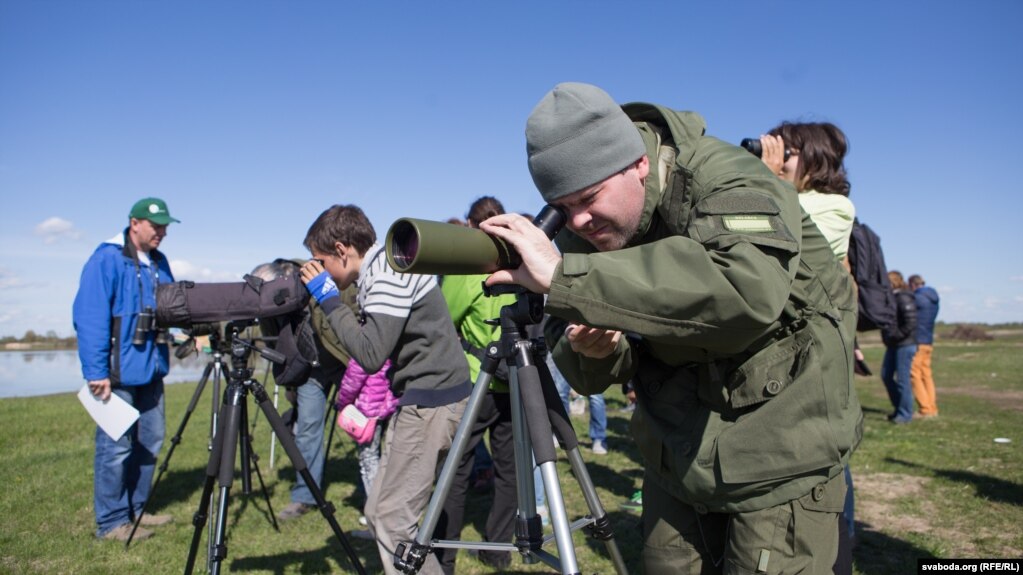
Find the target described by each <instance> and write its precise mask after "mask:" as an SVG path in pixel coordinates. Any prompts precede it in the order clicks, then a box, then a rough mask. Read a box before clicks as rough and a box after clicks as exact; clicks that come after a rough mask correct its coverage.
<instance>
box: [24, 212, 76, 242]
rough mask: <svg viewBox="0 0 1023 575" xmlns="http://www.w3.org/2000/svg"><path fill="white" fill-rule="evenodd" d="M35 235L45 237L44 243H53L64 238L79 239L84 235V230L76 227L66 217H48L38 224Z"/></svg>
mask: <svg viewBox="0 0 1023 575" xmlns="http://www.w3.org/2000/svg"><path fill="white" fill-rule="evenodd" d="M35 235H37V236H40V237H42V238H43V243H45V244H53V243H56V242H57V241H59V240H62V239H68V240H77V239H79V238H81V237H82V232H81V231H79V230H77V229H75V225H74V224H73V223H71V222H69V221H67V220H65V219H64V218H59V217H56V216H54V217H52V218H47V219H46V220H45V221H43V222H42V223H41V224H39V225H37V226H36V229H35Z"/></svg>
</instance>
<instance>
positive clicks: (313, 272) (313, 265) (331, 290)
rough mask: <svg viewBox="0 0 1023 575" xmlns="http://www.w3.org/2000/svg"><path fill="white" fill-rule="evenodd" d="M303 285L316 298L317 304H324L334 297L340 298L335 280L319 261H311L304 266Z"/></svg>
mask: <svg viewBox="0 0 1023 575" xmlns="http://www.w3.org/2000/svg"><path fill="white" fill-rule="evenodd" d="M301 273H302V283H304V284H305V289H307V290H309V293H310V294H312V296H313V297H314V298H316V303H323V301H324V300H326V299H328V298H332V297H340V293H338V291H337V285H336V284H335V283H334V278H332V277H330V274H329V273H327V270H325V269H323V264H322V263H320V261H319V260H315V259H314V260H309V261H308V262H306V263H305V265H303V266H302V272H301Z"/></svg>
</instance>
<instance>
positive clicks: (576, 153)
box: [526, 82, 646, 202]
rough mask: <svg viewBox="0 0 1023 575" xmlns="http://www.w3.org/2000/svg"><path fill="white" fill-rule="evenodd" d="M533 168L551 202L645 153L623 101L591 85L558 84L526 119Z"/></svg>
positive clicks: (543, 191)
mask: <svg viewBox="0 0 1023 575" xmlns="http://www.w3.org/2000/svg"><path fill="white" fill-rule="evenodd" d="M526 153H527V154H528V155H529V173H530V174H531V175H532V176H533V183H535V184H536V188H537V189H538V190H540V195H542V196H543V199H544V200H545V201H547V202H551V201H553V200H556V199H558V198H560V197H562V196H566V195H568V194H571V193H573V192H578V191H579V190H581V189H583V188H586V187H588V186H592V185H593V184H596V183H597V182H599V181H601V180H604V179H606V178H608V177H609V176H612V175H614V174H615V173H616V172H620V171H621V170H623V169H625V168H627V167H628V166H629V164H631V163H633V162H635V161H636V160H638V159H639V158H641V157H642V156H643V154H645V153H646V147H645V146H644V145H643V138H642V137H640V135H639V131H638V130H636V127H635V126H634V125H633V124H632V120H630V119H629V117H628V116H626V115H625V112H623V111H622V108H621V106H619V105H618V104H616V103H615V101H614V100H612V99H611V96H609V95H608V94H607V92H605V91H603V90H601V89H600V88H598V87H596V86H593V85H591V84H580V83H576V82H565V83H563V84H558V85H557V86H555V87H554V89H553V90H551V91H550V92H548V93H547V95H546V96H544V97H543V99H542V100H540V103H539V104H537V105H536V107H535V108H533V112H532V113H531V114H530V115H529V120H527V121H526Z"/></svg>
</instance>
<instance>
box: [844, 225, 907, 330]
mask: <svg viewBox="0 0 1023 575" xmlns="http://www.w3.org/2000/svg"><path fill="white" fill-rule="evenodd" d="M849 266H850V267H851V268H852V274H853V278H854V279H855V280H856V287H857V288H858V290H859V306H860V312H859V319H858V320H857V322H856V331H870V330H874V329H880V330H881V331H885V330H886V329H889V328H890V327H892V326H894V325H895V324H896V321H897V320H896V309H895V308H896V304H895V293H894V292H892V284H891V282H889V281H888V267H887V266H885V263H884V251H882V250H881V238H879V237H878V236H877V234H876V233H874V230H872V229H870V228H869V227H868V226H867V225H866V224H861V223H860V220H859V219H858V218H857V219H856V220H855V221H853V229H852V235H851V236H850V237H849Z"/></svg>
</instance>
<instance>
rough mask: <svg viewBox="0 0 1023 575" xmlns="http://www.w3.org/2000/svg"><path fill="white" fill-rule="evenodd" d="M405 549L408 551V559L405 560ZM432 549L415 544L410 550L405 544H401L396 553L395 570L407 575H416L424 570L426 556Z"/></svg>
mask: <svg viewBox="0 0 1023 575" xmlns="http://www.w3.org/2000/svg"><path fill="white" fill-rule="evenodd" d="M405 549H408V559H406V558H405ZM429 552H430V548H429V547H427V546H425V545H420V544H419V543H416V542H413V543H412V547H411V548H409V547H408V546H407V545H406V544H405V543H399V544H398V548H397V549H395V551H394V568H395V569H397V570H398V571H401V572H402V573H405V574H406V575H414V574H415V573H418V572H419V570H420V569H422V568H423V563H425V562H426V555H427V553H429Z"/></svg>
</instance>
